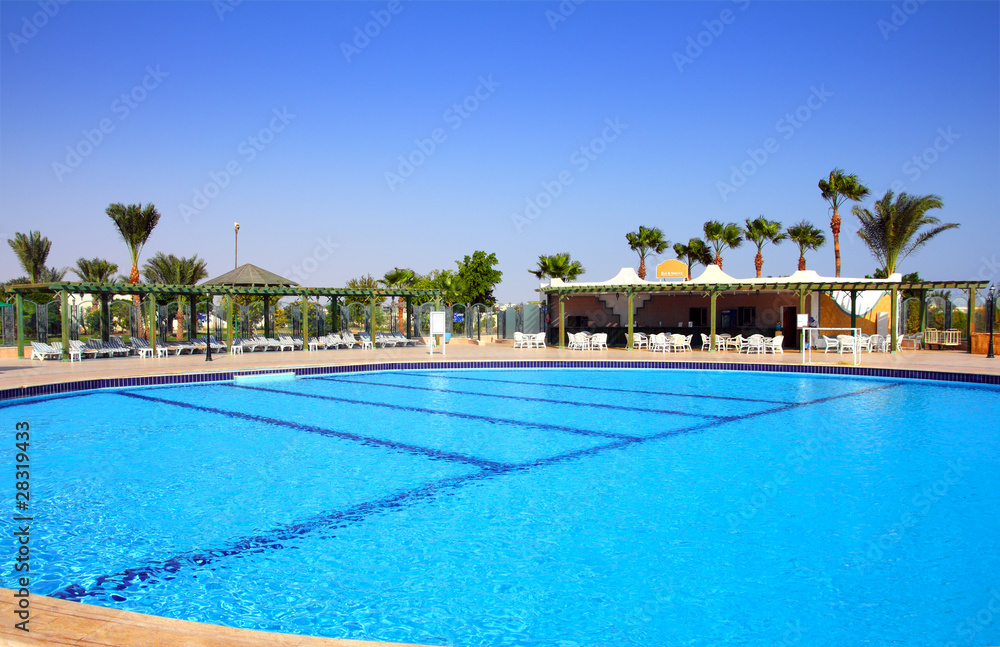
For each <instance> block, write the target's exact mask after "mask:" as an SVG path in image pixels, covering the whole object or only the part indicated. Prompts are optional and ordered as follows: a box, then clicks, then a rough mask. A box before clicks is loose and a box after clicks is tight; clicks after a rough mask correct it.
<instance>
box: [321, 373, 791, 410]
mask: <svg viewBox="0 0 1000 647" xmlns="http://www.w3.org/2000/svg"><path fill="white" fill-rule="evenodd" d="M399 374H400V375H403V376H405V377H443V378H446V379H449V380H471V381H476V382H499V383H501V384H518V385H527V386H554V387H557V388H561V389H584V390H588V391H610V392H612V393H638V394H640V395H660V396H665V397H671V398H696V399H699V400H701V399H707V400H734V401H736V402H751V403H756V404H788V401H787V400H758V399H754V398H738V397H736V396H731V395H703V394H700V393H672V392H669V391H642V390H633V389H615V388H612V387H604V386H584V385H578V384H551V383H548V382H523V381H520V380H493V379H488V378H485V377H468V376H465V375H461V376H460V375H444V374H441V373H423V372H420V371H403V372H401V373H399ZM331 379H337V378H336V377H333V378H331Z"/></svg>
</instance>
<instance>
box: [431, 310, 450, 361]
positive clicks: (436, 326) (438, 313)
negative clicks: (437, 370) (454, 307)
mask: <svg viewBox="0 0 1000 647" xmlns="http://www.w3.org/2000/svg"><path fill="white" fill-rule="evenodd" d="M430 315H431V323H430V333H431V334H430V339H429V340H428V341H427V346H428V347H429V348H430V351H429V352H430V354H431V355H433V354H434V344H435V338H436V337H437V336H438V335H441V354H442V355H444V354H445V344H444V334H445V332H446V331H447V327H446V326H445V319H444V316H445V312H444V310H433V311H431V313H430Z"/></svg>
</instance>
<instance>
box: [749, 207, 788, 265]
mask: <svg viewBox="0 0 1000 647" xmlns="http://www.w3.org/2000/svg"><path fill="white" fill-rule="evenodd" d="M746 223H747V227H746V230H745V231H744V232H743V235H744V236H746V239H747V240H749V241H750V242H751V243H753V244H754V245H756V246H757V256H755V257H754V260H753V266H754V268H755V269H756V270H757V278H758V279H759V278H760V270H761V268H763V267H764V254H763V253H762V251H761V250H762V249H763V248H764V245H766V244H767V243H774V244H775V245H780V244H781V241H783V240H785V239H786V238H788V234H786V233H785V232H783V231H781V223H780V222H777V221H773V220H768V219H767V218H765V217H764V216H760V217H759V218H755V219H753V220H750V219H749V218H747V220H746Z"/></svg>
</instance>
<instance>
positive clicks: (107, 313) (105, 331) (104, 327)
mask: <svg viewBox="0 0 1000 647" xmlns="http://www.w3.org/2000/svg"><path fill="white" fill-rule="evenodd" d="M101 341H103V342H109V341H111V295H110V294H101Z"/></svg>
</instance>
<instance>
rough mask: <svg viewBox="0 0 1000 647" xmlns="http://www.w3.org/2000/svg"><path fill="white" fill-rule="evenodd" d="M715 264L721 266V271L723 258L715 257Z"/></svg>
mask: <svg viewBox="0 0 1000 647" xmlns="http://www.w3.org/2000/svg"><path fill="white" fill-rule="evenodd" d="M715 264H716V265H718V266H719V269H720V270H721V269H722V257H721V256H719V255H718V254H716V255H715Z"/></svg>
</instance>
